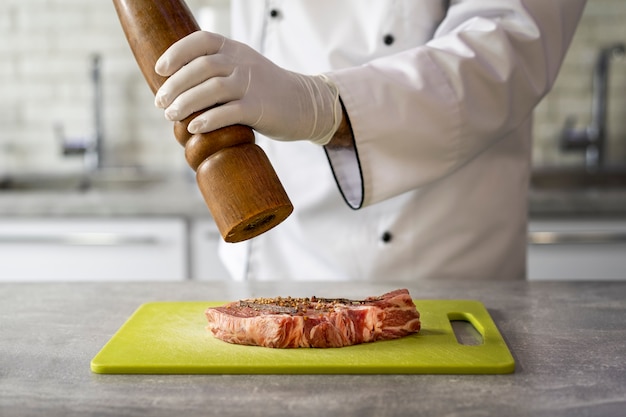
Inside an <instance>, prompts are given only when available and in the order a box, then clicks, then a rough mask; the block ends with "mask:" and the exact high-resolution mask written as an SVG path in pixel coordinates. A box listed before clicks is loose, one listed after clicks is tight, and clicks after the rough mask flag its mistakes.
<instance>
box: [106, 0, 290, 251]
mask: <svg viewBox="0 0 626 417" xmlns="http://www.w3.org/2000/svg"><path fill="white" fill-rule="evenodd" d="M113 3H114V5H115V10H116V11H117V15H118V17H119V19H120V22H121V24H122V28H123V29H124V33H125V34H126V38H127V40H128V43H129V44H130V47H131V49H132V51H133V54H134V55H135V59H136V60H137V63H138V64H139V67H140V69H141V72H142V73H143V75H144V77H145V79H146V81H147V82H148V84H149V85H150V88H151V89H152V92H153V93H156V92H157V90H158V89H159V87H160V86H161V85H162V84H163V82H164V81H165V78H164V77H161V76H160V75H158V74H157V73H156V72H154V65H155V64H156V61H157V59H158V58H159V57H160V56H161V55H162V54H163V52H165V50H166V49H167V48H169V47H170V46H171V45H172V44H173V43H174V42H176V41H178V40H179V39H181V38H183V37H185V36H187V35H189V34H190V33H192V32H195V31H198V30H200V28H199V26H198V24H197V23H196V20H195V19H194V17H193V15H192V13H191V11H190V10H189V8H188V7H187V5H186V4H185V2H184V1H183V0H113ZM198 114H199V112H198V113H195V114H192V115H191V116H189V117H188V118H187V119H185V120H183V121H181V122H176V123H175V125H174V135H175V136H176V139H177V140H178V142H180V144H181V145H183V146H184V147H185V158H186V159H187V162H188V163H189V165H190V166H191V167H192V168H193V169H194V170H195V171H196V180H197V182H198V187H199V188H200V191H201V193H202V195H203V197H204V200H205V202H206V204H207V206H208V207H209V210H210V212H211V214H212V215H213V218H214V220H215V223H216V224H217V227H218V229H219V231H220V233H221V234H222V238H223V239H224V240H225V241H226V242H240V241H243V240H246V239H250V238H252V237H255V236H258V235H260V234H261V233H264V232H266V231H267V230H269V229H271V228H272V227H274V226H276V225H277V224H279V223H280V222H282V221H283V220H284V219H286V218H287V217H288V216H289V215H290V214H291V212H292V211H293V206H292V205H291V202H290V201H289V197H288V196H287V193H286V192H285V190H284V188H283V186H282V184H281V183H280V180H279V179H278V176H277V175H276V173H275V172H274V168H273V167H272V165H271V164H270V162H269V159H268V158H267V156H266V155H265V153H264V152H263V150H262V149H261V148H259V147H258V146H257V145H255V144H254V133H253V132H252V129H251V128H249V127H247V126H241V125H234V126H228V127H225V128H222V129H219V130H217V131H213V132H210V133H208V134H199V135H191V134H190V133H189V132H188V131H187V125H188V124H189V122H190V121H191V120H193V118H194V117H196V116H197V115H198Z"/></svg>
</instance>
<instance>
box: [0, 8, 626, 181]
mask: <svg viewBox="0 0 626 417" xmlns="http://www.w3.org/2000/svg"><path fill="white" fill-rule="evenodd" d="M188 4H189V6H190V8H191V9H192V10H193V11H194V12H195V13H196V16H197V17H198V18H199V20H202V21H204V22H208V23H207V24H208V25H214V27H215V28H216V29H217V30H218V31H222V32H225V33H226V34H227V32H228V22H227V21H226V20H225V19H226V18H225V16H227V13H228V0H188ZM625 25H626V2H625V1H624V0H589V2H588V5H587V9H586V11H585V14H584V17H583V20H582V22H581V24H580V27H579V30H578V32H577V34H576V37H575V39H574V43H573V45H572V47H571V50H570V52H569V53H568V55H567V58H566V61H565V64H564V66H563V69H562V72H561V74H560V76H559V79H558V81H557V84H556V86H555V88H554V89H553V91H552V92H551V93H550V94H549V95H548V96H547V97H546V99H545V100H544V101H543V102H542V103H541V104H540V105H539V107H538V108H537V110H536V112H535V121H536V125H535V138H536V139H535V146H534V153H533V159H534V163H535V164H536V165H555V164H561V165H563V164H573V165H575V164H582V160H583V157H582V153H580V152H573V153H567V154H564V153H562V152H561V151H559V149H558V137H559V134H560V131H561V129H562V127H563V124H564V122H565V119H566V118H567V117H568V116H575V117H576V118H577V123H578V124H579V125H580V126H581V127H582V126H584V125H586V124H587V123H589V117H590V106H591V77H592V76H591V74H592V68H593V65H594V62H595V59H596V56H597V53H598V51H599V49H600V48H602V47H603V46H605V45H607V44H611V43H613V42H615V41H618V40H619V41H622V42H624V41H626V29H625ZM95 55H98V56H100V57H101V75H102V77H101V81H102V92H103V107H102V118H103V134H104V137H105V156H106V163H108V164H110V165H125V166H127V165H131V166H135V165H139V166H145V167H149V168H153V169H164V170H183V169H186V163H185V161H184V158H183V156H182V148H181V147H180V146H179V145H178V143H177V142H176V141H175V140H174V138H173V135H172V133H171V129H172V125H171V123H170V122H167V121H166V120H164V118H163V115H162V112H161V111H160V110H158V109H156V108H154V107H153V105H152V100H153V97H152V93H151V92H150V91H149V89H148V87H147V85H146V83H145V82H144V80H143V78H142V76H141V74H140V73H139V70H138V68H137V65H136V63H135V60H134V58H133V57H132V55H131V53H130V50H129V48H128V45H127V43H126V40H125V39H124V35H123V33H122V30H121V27H120V25H119V22H118V20H117V17H116V15H115V11H114V9H113V5H112V3H111V1H109V0H88V1H86V0H3V1H2V2H0V174H1V173H4V172H16V171H51V170H54V171H72V170H77V169H80V168H81V161H80V159H79V158H76V157H64V156H63V155H62V152H61V149H62V143H61V142H62V139H63V138H62V137H61V136H64V137H65V139H66V140H80V139H82V138H85V137H90V135H93V134H94V109H93V95H94V89H93V83H92V62H93V57H94V56H95ZM611 65H612V67H611V78H610V88H611V92H610V95H609V124H608V129H609V145H608V152H609V161H610V162H611V163H623V162H625V161H626V71H625V68H626V60H624V59H622V60H616V61H614V62H613V63H612V64H611ZM61 131H62V132H61ZM61 133H62V134H61Z"/></svg>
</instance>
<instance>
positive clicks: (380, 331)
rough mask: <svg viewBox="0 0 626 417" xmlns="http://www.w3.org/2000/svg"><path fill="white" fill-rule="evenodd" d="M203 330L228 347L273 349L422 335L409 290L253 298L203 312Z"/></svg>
mask: <svg viewBox="0 0 626 417" xmlns="http://www.w3.org/2000/svg"><path fill="white" fill-rule="evenodd" d="M205 314H206V317H207V320H208V321H209V325H208V326H207V329H209V330H211V332H213V334H214V335H215V336H216V337H217V338H219V339H221V340H223V341H225V342H229V343H235V344H241V345H256V346H265V347H272V348H297V347H316V348H329V347H342V346H350V345H356V344H359V343H367V342H375V341H377V340H389V339H397V338H400V337H403V336H407V335H409V334H412V333H417V332H418V331H419V330H420V319H419V318H420V315H419V312H418V311H417V309H416V307H415V304H414V303H413V300H412V299H411V296H410V295H409V291H408V290H406V289H399V290H395V291H392V292H389V293H387V294H384V295H381V296H380V297H369V298H366V299H364V300H347V299H343V298H339V299H326V298H316V297H312V298H291V297H287V298H281V297H278V298H255V299H248V300H241V301H236V302H233V303H229V304H226V305H223V306H220V307H211V308H208V309H207V310H206V312H205Z"/></svg>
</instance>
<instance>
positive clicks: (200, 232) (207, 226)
mask: <svg viewBox="0 0 626 417" xmlns="http://www.w3.org/2000/svg"><path fill="white" fill-rule="evenodd" d="M221 239H222V237H221V236H220V233H219V231H218V230H217V226H216V225H215V222H214V221H213V220H212V219H208V220H194V221H192V222H191V227H190V237H189V240H190V248H191V276H192V278H193V279H194V280H199V281H216V280H228V279H229V276H228V273H227V272H226V269H225V268H224V265H223V264H222V261H220V259H219V255H218V245H219V242H220V241H221Z"/></svg>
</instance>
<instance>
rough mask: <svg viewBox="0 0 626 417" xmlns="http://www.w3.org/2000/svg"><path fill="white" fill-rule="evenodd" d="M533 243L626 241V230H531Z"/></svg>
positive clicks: (529, 237)
mask: <svg viewBox="0 0 626 417" xmlns="http://www.w3.org/2000/svg"><path fill="white" fill-rule="evenodd" d="M528 243H530V244H531V245H558V244H601V243H626V232H592V231H589V232H585V231H580V232H530V233H529V234H528Z"/></svg>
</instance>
